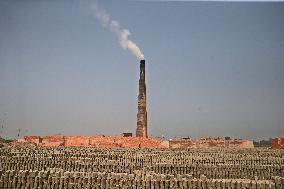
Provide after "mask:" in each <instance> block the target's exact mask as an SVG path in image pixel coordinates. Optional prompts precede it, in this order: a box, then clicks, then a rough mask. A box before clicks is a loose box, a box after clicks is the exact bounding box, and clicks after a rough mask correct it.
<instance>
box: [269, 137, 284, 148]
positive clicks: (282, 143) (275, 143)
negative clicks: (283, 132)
mask: <svg viewBox="0 0 284 189" xmlns="http://www.w3.org/2000/svg"><path fill="white" fill-rule="evenodd" d="M271 146H272V148H280V149H284V138H274V139H272V141H271Z"/></svg>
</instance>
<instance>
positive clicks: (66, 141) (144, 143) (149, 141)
mask: <svg viewBox="0 0 284 189" xmlns="http://www.w3.org/2000/svg"><path fill="white" fill-rule="evenodd" d="M36 139H37V140H38V141H40V142H39V143H37V144H35V143H34V142H33V141H34V140H36ZM24 142H25V143H31V144H35V145H39V146H84V147H98V148H168V146H167V144H166V143H165V141H163V140H158V139H155V138H142V137H141V138H140V137H120V136H43V137H39V136H26V137H24ZM19 145H20V143H19Z"/></svg>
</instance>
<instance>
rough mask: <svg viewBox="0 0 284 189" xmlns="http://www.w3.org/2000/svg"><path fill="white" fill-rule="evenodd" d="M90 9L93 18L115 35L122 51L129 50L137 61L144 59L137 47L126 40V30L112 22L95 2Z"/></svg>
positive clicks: (114, 21)
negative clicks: (92, 11) (93, 12)
mask: <svg viewBox="0 0 284 189" xmlns="http://www.w3.org/2000/svg"><path fill="white" fill-rule="evenodd" d="M92 8H93V9H94V11H95V16H96V18H97V19H98V20H99V21H100V22H101V24H102V25H103V26H104V27H106V28H109V29H111V30H112V31H113V32H115V33H116V35H117V37H118V39H119V43H120V46H121V47H122V48H123V49H129V50H130V51H131V53H132V54H133V55H134V56H136V57H137V58H138V59H139V60H143V59H144V55H143V53H142V52H141V50H140V49H139V47H138V46H137V45H136V44H135V43H134V42H133V41H131V40H130V39H128V37H129V35H130V32H129V30H127V29H124V28H123V27H122V26H121V25H120V23H119V21H117V20H112V18H111V17H110V15H109V14H108V13H107V12H106V10H104V9H103V8H102V7H100V6H99V4H98V3H97V2H95V3H94V4H93V6H92Z"/></svg>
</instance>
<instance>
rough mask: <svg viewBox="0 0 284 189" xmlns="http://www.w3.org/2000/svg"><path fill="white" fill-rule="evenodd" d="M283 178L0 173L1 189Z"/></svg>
mask: <svg viewBox="0 0 284 189" xmlns="http://www.w3.org/2000/svg"><path fill="white" fill-rule="evenodd" d="M283 181H284V180H283V178H281V177H274V178H273V179H272V180H248V179H242V180H241V179H207V178H206V176H201V177H200V178H198V179H196V178H193V177H192V176H191V175H184V176H181V175H176V176H174V175H163V174H141V173H140V174H139V173H138V174H137V173H134V174H127V173H101V172H60V171H53V170H51V171H50V170H48V171H28V170H25V171H6V172H4V173H1V177H0V188H17V189H26V188H34V189H37V188H42V189H48V188H53V189H62V188H86V189H92V188H103V189H105V188H133V189H134V188H145V189H155V188H162V189H171V188H181V189H183V188H209V189H210V188H212V189H213V188H217V189H225V188H226V189H228V188H230V189H241V188H260V189H268V188H271V189H282V186H283Z"/></svg>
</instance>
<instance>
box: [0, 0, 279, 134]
mask: <svg viewBox="0 0 284 189" xmlns="http://www.w3.org/2000/svg"><path fill="white" fill-rule="evenodd" d="M90 4H91V1H79V0H73V1H71V0H65V1H49V0H45V1H44V0H42V1H38V0H25V1H20V0H18V1H16V0H15V1H13V0H1V1H0V118H1V124H3V125H4V128H3V129H1V131H2V132H3V133H2V134H1V135H4V136H5V137H15V136H16V135H17V133H18V131H17V130H18V129H19V128H21V135H54V134H59V133H61V134H63V135H96V134H105V135H116V134H120V133H122V132H133V133H135V129H136V113H137V93H138V76H139V61H138V60H137V59H136V58H135V57H134V56H133V55H132V54H131V53H130V52H129V51H127V50H123V49H122V48H121V47H120V45H119V43H118V40H117V36H116V35H115V34H114V33H113V32H111V31H110V30H108V29H106V28H103V27H102V26H101V25H100V23H99V22H98V21H97V20H96V18H95V16H94V12H93V10H92V9H91V8H90V7H91V6H90ZM100 4H101V6H103V7H104V8H105V9H106V10H107V11H108V12H109V14H110V15H111V16H112V18H113V19H116V20H119V21H120V23H121V24H122V26H123V27H125V28H127V29H129V30H130V32H131V36H130V39H131V40H133V41H134V42H136V43H137V44H138V46H139V47H140V48H141V50H142V51H143V53H144V55H145V59H146V77H147V100H148V102H147V104H148V107H147V108H148V130H149V134H150V135H155V136H162V135H164V136H167V137H175V136H176V137H181V136H191V137H200V136H227V135H228V136H232V137H235V138H254V139H259V138H266V137H270V136H271V137H274V136H283V135H284V3H283V2H278V3H275V2H274V3H264V2H261V3H260V2H258V3H257V2H250V3H248V2H246V3H240V2H149V1H146V2H145V1H143V2H141V1H138V2H137V1H119V2H117V1H103V2H101V3H100ZM5 121H6V123H4V122H5Z"/></svg>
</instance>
